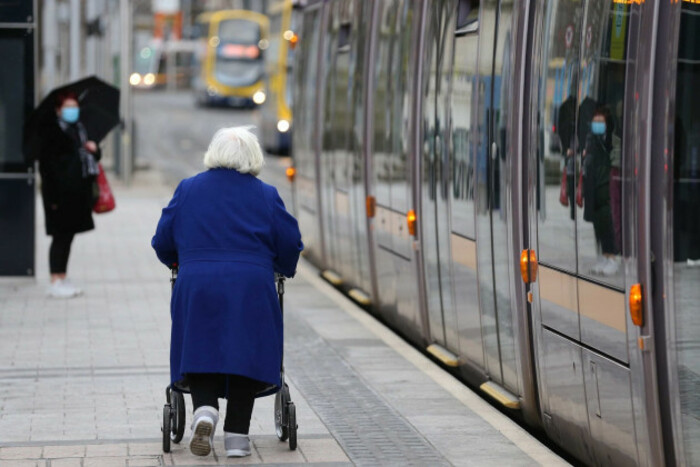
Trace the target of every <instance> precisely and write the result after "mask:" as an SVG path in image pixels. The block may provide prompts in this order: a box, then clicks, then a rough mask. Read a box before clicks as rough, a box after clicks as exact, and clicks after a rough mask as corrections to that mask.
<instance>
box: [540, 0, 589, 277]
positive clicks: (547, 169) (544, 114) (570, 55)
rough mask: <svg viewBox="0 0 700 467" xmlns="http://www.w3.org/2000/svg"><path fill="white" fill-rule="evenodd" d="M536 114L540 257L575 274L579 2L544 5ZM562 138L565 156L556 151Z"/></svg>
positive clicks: (562, 152)
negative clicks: (554, 142)
mask: <svg viewBox="0 0 700 467" xmlns="http://www.w3.org/2000/svg"><path fill="white" fill-rule="evenodd" d="M545 8H546V10H545V12H544V17H545V18H546V21H545V27H544V30H543V35H542V51H543V52H542V59H541V62H540V63H541V65H540V66H541V69H540V72H539V76H540V77H541V78H540V81H539V83H538V87H539V91H538V94H539V102H538V109H537V116H538V118H537V121H538V127H537V134H536V138H535V141H536V142H537V152H536V156H537V177H536V180H537V182H536V187H535V199H536V209H537V214H538V215H537V218H538V232H539V233H538V256H539V259H540V261H541V262H543V263H546V264H547V265H551V266H554V267H557V268H559V269H563V270H566V271H569V272H574V271H576V227H575V219H576V190H575V183H574V180H575V171H576V166H575V163H574V161H575V157H574V156H575V153H576V138H575V126H576V124H575V122H576V108H577V105H578V95H577V89H578V62H579V38H580V22H581V19H580V18H581V14H582V12H583V7H582V5H581V3H580V2H545ZM553 139H559V140H561V144H562V151H561V154H559V151H552V146H553V145H552V144H551V142H552V140H553Z"/></svg>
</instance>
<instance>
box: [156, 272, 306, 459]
mask: <svg viewBox="0 0 700 467" xmlns="http://www.w3.org/2000/svg"><path fill="white" fill-rule="evenodd" d="M170 270H171V277H170V290H171V291H172V288H173V287H174V286H175V280H177V271H178V267H177V264H173V266H172V267H171V268H170ZM284 281H285V278H284V276H282V275H280V274H277V273H275V282H276V285H277V297H278V298H279V301H280V310H281V311H282V316H283V317H284V301H283V297H284ZM280 381H281V382H282V387H281V388H280V390H279V391H278V392H277V394H275V431H276V433H277V437H278V438H279V439H280V441H287V440H289V449H291V450H295V449H296V448H297V428H298V425H297V412H296V407H295V405H294V402H292V399H291V396H290V395H289V386H288V385H287V383H286V382H285V381H284V351H283V352H282V367H281V368H280ZM165 400H166V403H165V405H164V406H163V426H162V428H161V430H162V432H163V452H170V443H171V441H172V442H173V443H175V444H178V443H179V442H180V441H182V438H183V436H184V434H185V420H186V416H185V398H184V397H183V395H182V392H181V391H180V390H179V389H177V388H175V387H174V386H173V385H172V384H171V385H169V386H168V387H167V388H166V389H165Z"/></svg>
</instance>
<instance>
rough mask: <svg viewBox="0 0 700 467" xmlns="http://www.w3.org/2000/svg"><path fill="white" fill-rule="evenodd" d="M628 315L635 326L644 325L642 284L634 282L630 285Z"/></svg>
mask: <svg viewBox="0 0 700 467" xmlns="http://www.w3.org/2000/svg"><path fill="white" fill-rule="evenodd" d="M629 300H630V316H631V317H632V322H633V323H634V324H635V326H639V327H642V326H644V316H642V284H634V285H633V286H632V287H630V298H629Z"/></svg>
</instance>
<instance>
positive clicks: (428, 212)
mask: <svg viewBox="0 0 700 467" xmlns="http://www.w3.org/2000/svg"><path fill="white" fill-rule="evenodd" d="M424 12H425V16H424V18H423V21H424V23H425V25H424V27H425V31H426V33H425V38H426V39H425V43H424V55H423V70H425V71H424V74H423V81H422V82H423V89H422V96H421V98H422V103H423V108H422V110H423V115H422V122H421V123H422V124H421V133H422V141H423V145H422V157H421V176H422V177H421V178H422V179H421V192H420V195H421V205H420V206H421V209H420V212H419V217H420V218H421V221H422V225H421V238H422V251H423V274H424V277H425V285H426V287H425V289H426V301H427V308H428V318H429V323H430V341H431V342H437V343H438V344H440V345H442V346H444V347H446V348H447V349H448V350H450V351H452V352H454V353H459V336H458V325H457V316H456V311H455V307H454V306H453V301H452V297H453V295H452V287H451V284H452V279H451V277H452V273H451V267H450V260H451V254H450V224H449V196H450V177H449V174H450V166H449V164H450V160H449V156H450V147H449V145H450V138H449V134H448V133H447V132H448V131H449V129H450V128H449V126H450V113H449V110H450V106H449V84H450V82H449V81H450V78H451V73H450V72H451V69H452V60H453V45H454V32H455V21H456V20H455V13H456V3H455V2H451V1H436V2H427V4H426V8H425V10H424Z"/></svg>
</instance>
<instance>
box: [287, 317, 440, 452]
mask: <svg viewBox="0 0 700 467" xmlns="http://www.w3.org/2000/svg"><path fill="white" fill-rule="evenodd" d="M285 320H286V321H287V322H286V323H285V327H286V329H287V332H286V333H285V335H286V338H287V342H286V346H285V347H286V348H285V365H286V367H287V369H288V373H289V374H290V375H293V380H294V383H295V385H296V386H297V387H298V388H299V390H300V391H301V392H302V393H303V395H304V397H305V398H306V399H307V400H308V401H309V404H310V405H311V406H312V407H313V408H314V410H315V411H316V413H317V415H318V416H319V417H320V418H321V420H322V421H323V423H325V425H326V426H327V427H328V429H329V430H330V432H331V433H332V434H333V436H334V437H335V438H336V439H337V440H338V442H339V443H340V445H341V446H342V447H343V449H344V450H345V452H346V454H347V455H348V457H349V458H350V460H351V461H352V462H353V463H354V464H355V465H420V466H425V465H431V466H439V465H450V464H449V463H448V462H447V461H446V460H445V458H444V457H443V456H442V455H441V454H440V452H438V451H437V450H436V449H435V448H434V447H433V446H432V445H431V444H430V443H428V442H427V441H426V440H425V438H423V437H422V436H421V435H420V434H419V433H418V432H417V431H416V430H415V429H414V428H413V427H412V426H411V425H410V424H409V423H408V422H407V421H406V420H405V419H403V418H402V417H401V416H400V415H399V414H398V413H396V411H394V410H393V409H392V408H391V407H390V406H389V405H387V403H386V402H385V401H384V400H383V399H382V398H381V397H380V396H379V395H378V394H377V393H375V392H374V391H373V390H372V389H370V388H369V387H367V386H366V385H365V384H364V382H363V381H362V380H361V379H360V377H359V375H358V374H357V373H356V372H355V371H354V370H353V369H352V368H350V367H349V366H348V365H347V363H346V362H345V361H344V360H343V359H342V358H341V357H340V355H339V354H338V353H337V352H335V351H334V350H333V349H332V347H331V346H330V345H329V343H327V342H325V341H323V340H322V339H321V338H320V337H319V336H318V334H316V333H315V332H314V330H313V329H311V328H310V327H309V325H308V324H306V323H305V322H304V321H302V320H300V319H299V318H295V317H294V315H292V314H291V313H290V314H288V315H286V316H285ZM292 400H294V394H292ZM301 430H302V433H303V428H302V429H301Z"/></svg>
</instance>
